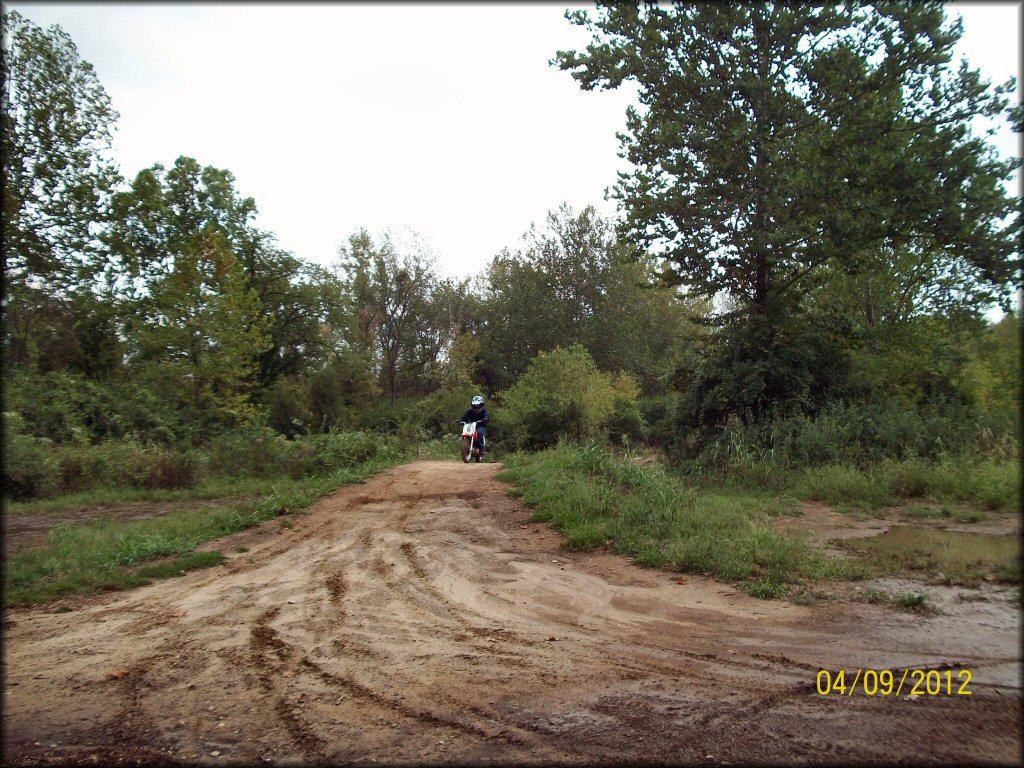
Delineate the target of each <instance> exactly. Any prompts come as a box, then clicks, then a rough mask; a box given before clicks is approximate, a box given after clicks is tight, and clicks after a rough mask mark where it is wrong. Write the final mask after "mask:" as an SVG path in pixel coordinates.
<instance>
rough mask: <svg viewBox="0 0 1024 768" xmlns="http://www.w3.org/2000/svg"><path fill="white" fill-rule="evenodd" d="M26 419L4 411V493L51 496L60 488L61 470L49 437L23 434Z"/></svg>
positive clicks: (27, 496)
mask: <svg viewBox="0 0 1024 768" xmlns="http://www.w3.org/2000/svg"><path fill="white" fill-rule="evenodd" d="M24 429H25V424H24V420H23V419H22V418H21V417H20V416H19V415H18V414H17V413H4V419H3V430H4V434H3V441H4V455H3V464H4V468H3V494H4V496H5V497H6V498H11V499H18V500H21V499H32V498H40V497H44V496H50V495H53V494H54V493H56V492H57V491H58V490H59V488H60V470H59V468H58V467H57V465H56V463H55V462H54V461H53V460H52V459H51V450H52V449H51V445H50V442H49V441H48V440H44V439H40V438H37V437H33V436H32V435H26V434H24Z"/></svg>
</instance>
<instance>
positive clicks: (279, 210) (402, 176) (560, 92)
mask: <svg viewBox="0 0 1024 768" xmlns="http://www.w3.org/2000/svg"><path fill="white" fill-rule="evenodd" d="M4 7H5V8H9V9H14V10H17V11H19V12H20V13H21V14H22V15H24V16H26V17H27V18H29V19H31V20H32V21H33V22H35V23H36V24H38V25H40V26H43V27H49V26H50V25H52V24H59V25H60V26H61V27H62V28H63V29H64V30H65V31H66V32H67V33H68V34H69V35H70V36H71V37H72V39H73V40H74V41H75V44H76V45H77V46H78V50H79V54H80V56H81V57H82V58H83V59H84V60H86V61H88V62H90V63H92V64H93V66H94V67H95V68H96V72H97V75H98V77H99V79H100V82H101V83H102V84H103V86H104V87H105V88H106V90H107V92H108V93H109V94H110V97H111V99H112V100H113V104H114V108H115V109H116V110H117V111H118V112H119V113H120V119H119V121H118V123H117V130H116V132H115V134H114V153H115V158H116V159H117V161H118V163H119V164H120V166H121V172H122V174H123V175H124V176H125V177H126V178H129V179H130V178H133V177H134V176H135V174H136V173H138V171H140V170H142V169H143V168H146V167H149V166H151V165H152V164H154V163H157V162H159V163H163V164H164V165H165V166H168V167H169V166H170V165H172V164H173V162H174V160H175V159H176V158H177V157H178V156H180V155H190V156H192V157H194V158H196V160H198V161H199V162H200V163H201V164H203V165H213V166H216V167H219V168H226V169H228V170H230V171H231V172H232V173H233V174H234V175H235V177H236V189H237V190H238V192H239V193H240V194H242V195H244V196H249V197H252V198H254V199H255V201H256V205H257V207H258V209H259V214H258V216H257V219H256V224H257V225H258V226H259V227H260V228H262V229H265V230H269V231H271V232H273V233H274V234H275V235H276V236H277V239H278V243H279V245H280V246H281V247H283V248H284V249H286V250H289V251H291V252H292V253H294V254H295V255H296V256H298V257H300V258H302V259H305V260H307V261H313V262H316V263H320V264H324V265H325V266H326V265H330V264H331V263H332V262H334V260H335V258H336V254H337V248H338V245H339V244H341V243H342V242H344V241H346V240H347V238H348V236H349V235H350V234H351V233H352V232H354V231H355V230H356V229H358V228H360V227H365V228H366V229H368V230H370V232H371V233H373V234H375V235H376V234H379V233H380V232H382V231H383V230H384V229H386V228H390V229H392V230H394V231H395V232H396V233H397V234H399V235H401V233H403V232H405V233H406V236H408V232H409V230H412V231H414V232H416V233H417V234H418V235H419V237H420V239H421V240H422V241H423V242H424V243H425V244H427V245H428V247H430V248H432V249H433V250H434V252H435V253H436V254H437V256H438V264H439V267H440V269H441V271H442V273H443V274H446V275H450V276H453V277H468V276H470V275H472V274H476V273H477V272H479V271H480V269H482V268H483V266H484V265H485V264H486V263H487V262H489V261H490V259H491V258H492V257H493V256H494V255H495V254H496V253H497V252H498V251H500V250H501V248H502V247H504V246H508V247H510V248H514V247H515V246H516V244H517V242H518V240H519V238H520V236H521V235H522V233H523V232H524V231H525V230H526V229H527V228H528V226H529V225H530V222H531V221H536V222H538V223H540V222H541V221H543V219H544V217H545V216H546V214H547V212H548V211H549V210H551V209H553V208H556V207H557V206H558V205H559V204H560V203H562V202H563V201H567V202H569V203H570V204H571V205H572V206H573V207H574V208H575V209H577V210H578V209H580V208H582V207H583V206H585V205H587V204H592V205H595V206H596V207H597V208H598V210H599V211H601V212H602V213H603V214H605V215H613V214H614V212H615V209H614V205H613V204H612V203H610V202H605V201H604V190H605V189H606V188H607V187H608V186H610V185H612V184H613V183H614V182H615V178H616V176H615V174H616V171H617V170H619V169H624V168H625V165H624V161H623V160H621V159H620V158H619V157H618V156H617V153H618V140H617V139H616V138H615V133H616V131H620V130H622V129H623V128H624V125H625V117H624V115H625V109H626V105H627V104H628V103H629V101H630V99H631V97H632V92H631V91H628V90H619V91H611V92H597V91H595V92H583V91H581V90H580V89H579V87H578V86H577V84H576V82H575V80H573V79H572V77H571V76H570V75H569V74H568V73H565V72H561V71H560V70H558V69H557V68H555V67H551V66H549V65H548V60H549V59H550V58H552V57H553V55H554V53H555V52H556V51H557V50H559V49H563V50H567V49H574V48H576V49H578V48H581V47H583V46H585V45H586V43H587V42H588V39H589V36H588V35H587V34H586V33H585V32H584V31H583V30H581V29H579V28H576V27H574V26H573V25H571V24H569V22H567V21H566V20H565V19H564V18H563V13H564V11H565V8H566V7H568V5H563V4H560V3H559V4H556V3H538V4H508V5H505V4H489V5H484V4H458V5H438V4H423V5H414V4H387V3H381V4H373V5H360V4H349V3H337V4H333V3H311V4H297V3H289V4H275V3H259V4H251V5H249V4H242V3H231V4H224V5H217V4H213V3H209V4H206V3H196V4H190V3H181V4H166V5H165V4H157V3H137V4H136V3H124V2H121V3H49V2H8V3H4ZM947 7H948V8H949V10H950V15H956V14H958V13H959V14H962V15H963V18H964V37H963V39H962V41H961V53H962V54H963V55H966V56H967V58H968V60H969V61H970V63H971V64H972V66H975V67H978V68H980V69H981V71H982V74H983V75H984V76H985V77H987V78H989V79H991V80H992V81H993V82H994V83H1002V82H1003V81H1005V80H1007V79H1008V78H1010V77H1018V69H1019V66H1020V61H1021V38H1020V29H1021V3H1019V2H1001V3H952V4H949V5H948V6H947ZM1018 93H1019V91H1018ZM1018 139H1019V136H1017V135H1016V134H1013V133H1010V132H1009V131H1006V132H1004V133H1003V135H1002V136H1000V137H999V139H998V142H997V146H999V147H1000V148H1001V150H1002V151H1003V152H1004V153H1005V154H1007V155H1008V154H1012V153H1014V152H1015V151H1017V152H1019V149H1018Z"/></svg>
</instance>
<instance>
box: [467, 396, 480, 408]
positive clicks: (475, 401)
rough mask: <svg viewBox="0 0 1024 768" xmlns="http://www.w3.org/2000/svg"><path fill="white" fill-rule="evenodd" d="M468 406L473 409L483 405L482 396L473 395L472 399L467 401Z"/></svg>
mask: <svg viewBox="0 0 1024 768" xmlns="http://www.w3.org/2000/svg"><path fill="white" fill-rule="evenodd" d="M469 404H470V405H472V406H473V407H474V408H479V407H481V406H482V405H483V404H484V398H483V395H474V396H473V399H472V400H470V401H469Z"/></svg>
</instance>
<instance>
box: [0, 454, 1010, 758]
mask: <svg viewBox="0 0 1024 768" xmlns="http://www.w3.org/2000/svg"><path fill="white" fill-rule="evenodd" d="M499 469H500V467H498V466H497V465H492V464H483V465H470V466H463V465H461V464H459V463H457V462H454V461H452V462H439V461H426V462H418V463H416V464H411V465H406V466H402V467H396V468H394V469H391V470H389V471H387V472H385V473H383V474H381V475H379V476H377V477H376V478H374V479H372V480H370V481H368V482H366V483H363V484H360V485H356V486H350V487H348V488H345V489H342V490H341V491H339V492H337V493H335V494H333V495H331V496H329V497H325V498H324V499H322V500H321V501H320V502H319V503H318V504H317V505H316V506H314V507H313V508H312V509H311V511H310V513H309V514H308V515H304V516H301V517H299V518H297V519H296V522H295V525H294V527H293V528H290V529H286V528H282V527H281V526H280V523H279V522H278V521H270V522H268V523H266V524H264V525H263V526H261V527H260V528H258V529H253V530H251V531H247V532H245V533H243V534H239V535H237V536H235V537H232V539H230V540H228V541H224V540H222V541H220V542H217V543H216V546H217V547H218V548H220V549H221V550H222V551H224V552H225V554H227V555H229V559H228V561H227V562H226V563H225V564H224V565H222V566H220V567H217V568H214V569H210V570H206V571H199V572H193V573H190V574H188V575H186V576H183V577H180V578H177V579H172V580H169V581H164V582H160V583H158V584H154V585H153V586H151V587H147V588H143V589H138V590H134V591H131V592H127V593H120V594H113V595H105V596H102V597H98V598H89V599H82V600H78V601H74V602H70V603H67V604H66V605H64V606H63V608H62V607H61V606H56V607H55V606H49V607H45V608H40V609H32V610H13V611H8V612H7V613H6V616H5V622H4V641H5V642H4V663H5V689H4V733H3V736H4V744H5V753H6V754H5V761H6V762H8V763H11V762H19V761H20V762H25V761H32V760H42V761H53V760H58V761H64V762H77V763H89V762H93V761H96V760H98V761H99V762H101V763H121V764H125V763H131V762H133V761H138V760H141V761H144V762H146V763H150V764H154V763H155V764H172V763H176V762H182V763H189V764H195V763H197V762H198V763H203V762H209V763H245V764H252V763H257V762H260V761H269V762H274V763H278V762H292V763H295V762H300V763H315V762H327V763H344V762H358V761H370V760H374V761H376V762H378V763H400V762H401V763H409V762H413V763H443V762H451V761H459V762H470V763H486V762H496V763H501V762H510V763H523V762H539V763H552V762H555V763H594V762H603V761H609V762H622V761H627V760H630V761H644V762H667V763H695V762H699V763H705V762H707V763H719V762H733V763H736V762H739V763H757V762H771V763H780V762H781V763H794V762H828V763H837V762H839V763H862V762H875V763H878V762H885V763H891V762H897V761H912V762H944V763H951V764H953V763H963V762H971V763H977V762H989V761H993V762H1001V763H1006V762H1012V763H1017V762H1019V761H1020V758H1021V751H1020V750H1021V744H1020V735H1019V734H1020V726H1021V709H1020V682H1021V678H1020V673H1021V653H1020V626H1019V614H1018V613H1017V611H1016V608H1013V609H1011V610H1007V609H1006V606H1005V605H1003V604H1000V608H999V610H994V608H993V606H994V605H995V604H996V603H999V602H1000V601H1003V603H1005V601H1006V600H1007V599H1009V598H1008V596H1007V595H1005V594H1002V593H998V592H992V593H990V594H988V595H986V596H984V597H985V599H975V600H970V601H963V602H961V603H960V606H961V607H960V609H959V610H957V611H955V612H950V613H946V614H942V615H937V616H927V617H920V616H915V615H910V614H903V613H898V612H894V611H893V610H892V609H890V608H886V607H881V606H872V605H866V604H847V603H820V604H817V605H814V606H805V607H800V606H794V605H791V604H788V603H785V602H781V601H761V600H755V599H753V598H749V597H747V596H745V595H743V594H742V593H737V592H736V591H735V590H734V589H733V588H731V587H730V586H728V585H724V584H721V583H718V582H714V581H711V580H709V579H704V578H701V577H696V576H687V577H685V579H680V578H679V577H677V576H674V575H672V574H667V573H664V572H658V571H650V570H644V569H641V568H638V567H636V566H634V565H632V564H631V563H629V562H628V561H627V560H625V559H623V558H621V557H618V556H614V555H610V554H607V553H592V554H580V553H565V552H563V551H561V549H560V539H559V537H558V535H557V533H555V532H553V531H552V530H551V529H550V528H549V527H547V526H545V525H541V524H536V523H530V522H529V511H528V510H526V509H525V508H524V507H523V506H522V505H521V504H520V503H519V502H517V501H515V500H512V499H510V498H508V497H507V496H506V490H507V487H506V486H504V485H503V484H501V483H499V482H497V481H496V480H495V479H494V475H495V474H496V472H497V471H498V470H499ZM240 548H247V550H248V551H239V549H240ZM679 581H683V582H684V583H678V582H679ZM68 607H70V608H71V610H70V611H68V610H67V608H68ZM858 668H872V669H882V668H886V669H893V668H895V669H897V670H903V669H906V668H911V669H925V668H927V669H935V670H946V669H950V670H953V679H954V681H956V680H957V677H956V676H957V672H958V671H959V670H961V669H969V670H970V671H971V673H972V675H973V679H972V682H971V685H970V690H971V692H972V695H970V696H957V695H945V693H943V695H927V694H926V695H921V696H908V695H907V694H908V691H907V690H904V691H903V693H902V695H901V696H899V697H896V696H882V695H876V696H874V697H869V696H867V695H865V693H864V691H863V690H861V689H858V690H857V691H856V692H855V693H853V695H848V696H842V695H839V694H832V695H829V696H821V695H819V693H818V692H817V690H816V685H815V680H816V676H817V673H818V671H819V670H821V669H826V670H831V671H833V672H834V671H836V670H838V669H846V670H848V671H851V672H852V673H855V672H856V670H857V669H858ZM848 674H850V672H848ZM943 679H945V678H944V677H943ZM956 687H957V686H954V689H955V688H956Z"/></svg>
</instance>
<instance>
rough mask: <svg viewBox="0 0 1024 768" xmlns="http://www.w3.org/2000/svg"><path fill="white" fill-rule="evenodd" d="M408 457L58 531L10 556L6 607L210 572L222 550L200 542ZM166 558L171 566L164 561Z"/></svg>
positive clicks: (298, 506)
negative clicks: (198, 505)
mask: <svg viewBox="0 0 1024 768" xmlns="http://www.w3.org/2000/svg"><path fill="white" fill-rule="evenodd" d="M413 453H414V452H410V454H413ZM407 458H415V456H414V455H410V456H408V457H400V456H398V455H397V454H388V455H385V456H381V457H378V458H375V459H372V460H370V461H367V462H364V463H361V464H358V465H354V466H348V467H342V468H339V469H337V470H336V471H335V472H333V473H331V474H330V475H327V476H325V477H317V478H311V479H306V480H298V481H292V480H287V479H278V480H275V481H273V482H271V481H266V480H265V481H262V485H259V486H256V485H250V484H247V483H242V484H239V485H240V486H242V487H245V488H247V489H248V490H250V491H251V490H252V489H254V488H257V487H259V488H262V489H264V490H270V492H269V493H266V494H265V495H262V496H260V497H259V498H256V499H247V500H242V501H238V500H233V499H228V500H227V503H225V504H223V505H215V506H213V507H204V508H202V509H182V510H176V511H172V512H169V513H167V514H165V515H161V516H160V517H157V518H151V519H140V520H130V521H115V520H111V519H107V518H99V519H96V520H92V521H89V522H86V523H80V524H75V525H60V526H57V527H56V528H54V529H53V530H52V531H51V532H50V535H49V538H48V541H47V543H46V544H45V545H44V546H41V547H33V548H29V549H25V550H21V551H19V552H17V553H15V554H14V555H12V556H11V557H9V558H7V560H6V561H5V563H4V566H5V567H4V604H5V605H6V606H15V605H29V604H39V603H45V602H48V601H51V600H55V599H57V598H61V597H66V596H70V595H79V594H91V593H96V592H101V591H105V590H116V589H128V588H131V587H136V586H141V585H145V584H148V583H150V580H151V579H153V578H162V577H163V574H166V575H176V574H178V573H180V572H181V571H183V570H189V569H191V568H200V567H208V566H209V565H213V564H215V561H216V560H217V557H221V558H222V556H221V555H220V554H219V553H216V554H213V553H202V554H201V555H199V554H196V553H195V552H194V550H195V549H196V548H197V547H198V546H199V545H200V544H203V543H205V542H207V541H212V540H214V539H217V538H220V537H222V536H226V535H228V534H231V533H235V532H237V531H241V530H243V529H245V528H250V527H252V526H254V525H257V524H259V523H260V522H262V521H264V520H268V519H270V518H273V517H279V516H283V515H293V514H296V513H300V512H302V511H303V510H304V509H305V508H306V507H308V506H309V505H310V504H312V503H313V502H314V501H316V499H318V498H319V497H320V496H322V495H323V494H325V493H328V492H330V491H332V490H334V489H335V488H338V487H340V486H342V485H347V484H349V483H353V482H358V481H360V480H363V479H364V478H366V477H368V476H369V475H371V474H374V473H375V472H378V471H380V470H382V469H384V468H386V467H388V466H392V465H394V464H396V463H399V462H400V461H403V460H407ZM219 487H221V488H223V487H225V486H224V485H221V486H219ZM235 487H237V486H235ZM195 490H198V489H195ZM190 498H195V497H190ZM203 498H209V497H203ZM162 500H163V499H162ZM51 501H52V500H51ZM42 503H43V502H34V504H42ZM81 503H83V504H86V505H87V506H88V505H89V504H88V498H87V497H85V498H83V499H82V501H81ZM26 506H29V505H26ZM91 506H96V505H95V504H93V505H91ZM36 511H41V510H36ZM290 524H291V520H290V519H289V518H284V517H282V526H290ZM167 558H169V559H170V560H169V561H168V562H169V563H171V564H170V565H167V563H164V562H163V560H164V559H167ZM149 561H161V562H159V563H153V564H152V567H153V570H148V569H147V568H146V567H143V568H139V567H138V566H140V565H142V564H146V563H148V562H149ZM165 566H166V567H165Z"/></svg>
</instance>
